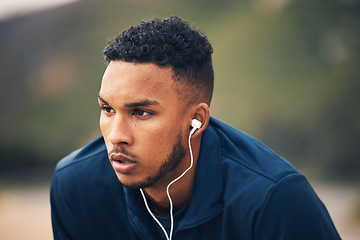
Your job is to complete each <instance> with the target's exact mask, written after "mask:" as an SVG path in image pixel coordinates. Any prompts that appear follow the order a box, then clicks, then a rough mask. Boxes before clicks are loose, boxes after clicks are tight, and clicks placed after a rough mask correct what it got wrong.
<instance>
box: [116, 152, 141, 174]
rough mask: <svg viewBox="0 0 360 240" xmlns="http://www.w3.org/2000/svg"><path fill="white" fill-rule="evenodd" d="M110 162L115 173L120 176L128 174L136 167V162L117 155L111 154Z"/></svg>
mask: <svg viewBox="0 0 360 240" xmlns="http://www.w3.org/2000/svg"><path fill="white" fill-rule="evenodd" d="M110 160H111V165H112V166H113V168H114V170H115V172H118V173H122V174H129V173H130V172H131V170H132V169H133V168H134V167H135V166H136V165H137V162H136V161H133V160H130V159H129V158H127V157H126V156H124V155H119V154H112V155H111V156H110Z"/></svg>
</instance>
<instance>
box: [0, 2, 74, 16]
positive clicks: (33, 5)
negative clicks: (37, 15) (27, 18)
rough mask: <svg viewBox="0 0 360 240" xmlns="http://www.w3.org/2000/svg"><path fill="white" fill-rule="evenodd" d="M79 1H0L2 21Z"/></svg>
mask: <svg viewBox="0 0 360 240" xmlns="http://www.w3.org/2000/svg"><path fill="white" fill-rule="evenodd" d="M75 1H77V0H0V20H2V19H6V18H9V17H12V16H15V15H22V14H26V13H28V12H32V11H37V10H42V9H46V8H52V7H57V6H59V5H64V4H67V3H70V2H75Z"/></svg>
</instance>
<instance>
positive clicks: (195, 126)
mask: <svg viewBox="0 0 360 240" xmlns="http://www.w3.org/2000/svg"><path fill="white" fill-rule="evenodd" d="M201 125H202V123H201V122H200V121H199V120H197V119H195V118H194V119H192V121H191V126H192V129H191V131H190V134H189V139H188V144H189V151H190V166H189V167H188V168H187V169H186V170H185V171H184V172H183V173H182V174H181V175H180V176H179V177H177V178H175V179H174V180H172V181H171V182H170V183H169V184H168V186H167V187H166V194H167V196H168V199H169V202H170V220H171V226H170V232H169V235H168V234H167V232H166V230H165V228H164V226H163V225H162V224H161V223H160V222H159V220H158V219H157V218H156V217H155V215H154V214H153V213H152V212H151V210H150V208H149V206H148V204H147V201H146V197H145V194H144V192H143V190H142V189H141V188H140V192H141V195H142V197H143V200H144V203H145V206H146V209H147V210H148V212H149V213H150V215H151V216H152V218H153V219H154V220H155V222H156V223H157V224H158V225H159V226H160V228H161V230H162V231H163V232H164V234H165V237H166V239H167V240H171V239H172V234H173V231H174V213H173V203H172V200H171V196H170V192H169V188H170V186H171V185H172V184H173V183H174V182H176V181H178V180H179V179H180V178H182V177H183V176H184V175H185V174H186V173H187V172H188V171H189V170H190V169H191V168H192V166H193V165H194V156H193V152H192V149H191V143H190V139H191V136H192V135H193V134H194V132H195V131H196V130H197V129H199V128H201Z"/></svg>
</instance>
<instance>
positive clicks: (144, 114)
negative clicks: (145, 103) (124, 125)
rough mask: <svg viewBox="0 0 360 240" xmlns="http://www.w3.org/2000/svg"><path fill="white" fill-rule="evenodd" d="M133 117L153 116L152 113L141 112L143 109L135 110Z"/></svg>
mask: <svg viewBox="0 0 360 240" xmlns="http://www.w3.org/2000/svg"><path fill="white" fill-rule="evenodd" d="M133 115H138V116H144V117H145V116H150V115H152V113H150V112H147V111H144V110H141V109H136V110H134V112H133Z"/></svg>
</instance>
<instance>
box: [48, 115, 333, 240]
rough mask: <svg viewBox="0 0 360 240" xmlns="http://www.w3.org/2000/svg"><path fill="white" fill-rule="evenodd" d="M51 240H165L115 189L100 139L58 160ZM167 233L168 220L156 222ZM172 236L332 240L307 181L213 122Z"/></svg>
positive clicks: (140, 208) (128, 195) (126, 194)
mask: <svg viewBox="0 0 360 240" xmlns="http://www.w3.org/2000/svg"><path fill="white" fill-rule="evenodd" d="M50 200H51V215H52V225H53V233H54V239H76V240H81V239H87V240H89V239H107V240H111V239H126V240H129V239H149V240H151V239H156V240H158V239H165V235H164V233H163V232H162V231H161V229H160V227H159V226H158V225H157V223H156V222H155V221H154V219H152V217H151V216H150V214H149V213H148V212H147V210H146V207H145V204H144V202H143V199H142V197H141V194H140V191H139V190H138V189H130V188H127V187H125V186H123V185H122V184H121V183H120V182H119V181H118V179H117V177H116V174H115V172H114V170H113V169H112V166H111V164H110V161H109V159H108V155H107V151H106V147H105V144H104V140H103V138H102V137H99V138H97V139H95V140H94V141H93V142H91V143H90V144H88V145H87V146H85V147H84V148H82V149H80V150H77V151H75V152H73V153H71V154H70V155H68V156H67V157H65V158H64V159H62V160H61V161H60V162H59V163H58V164H57V167H56V169H55V173H54V176H53V180H52V184H51V192H50ZM158 219H159V220H160V222H162V223H163V225H165V227H167V231H169V219H168V218H164V217H158ZM174 221H175V222H174V224H175V227H174V234H173V239H174V240H176V239H186V240H191V239H196V240H199V239H207V240H209V239H223V240H226V239H232V240H234V239H244V240H252V239H256V240H260V239H261V240H268V239H274V240H275V239H276V240H278V239H289V240H297V239H299V240H300V239H306V240H309V239H316V240H322V239H324V240H325V239H326V240H331V239H340V236H339V235H338V233H337V231H336V228H335V226H334V224H333V222H332V220H331V218H330V216H329V213H328V211H327V210H326V208H325V206H324V205H323V203H322V202H321V200H320V199H319V198H318V196H317V195H316V193H315V192H314V190H313V189H312V187H311V186H310V184H309V182H308V181H307V179H306V178H305V177H304V176H303V175H302V174H300V173H299V172H298V171H297V170H296V169H295V168H294V167H293V166H292V165H291V164H290V163H289V162H287V161H286V160H284V159H283V158H282V157H280V156H278V155H277V154H276V153H275V152H274V151H272V150H271V149H270V148H268V147H267V146H265V145H264V144H263V143H261V142H260V141H258V140H256V139H255V138H253V137H251V136H249V135H247V134H245V133H243V132H242V131H239V130H237V129H235V128H233V127H231V126H230V125H227V124H225V123H223V122H221V121H219V120H217V119H215V118H213V117H211V118H210V122H209V125H208V127H207V129H206V130H205V131H204V132H203V136H202V141H201V146H200V154H199V158H198V163H197V168H196V175H195V180H194V187H193V193H192V197H191V199H190V201H189V202H188V204H187V205H186V206H185V207H184V208H183V209H181V210H180V211H178V212H177V213H176V214H175V218H174Z"/></svg>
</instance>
